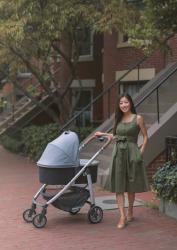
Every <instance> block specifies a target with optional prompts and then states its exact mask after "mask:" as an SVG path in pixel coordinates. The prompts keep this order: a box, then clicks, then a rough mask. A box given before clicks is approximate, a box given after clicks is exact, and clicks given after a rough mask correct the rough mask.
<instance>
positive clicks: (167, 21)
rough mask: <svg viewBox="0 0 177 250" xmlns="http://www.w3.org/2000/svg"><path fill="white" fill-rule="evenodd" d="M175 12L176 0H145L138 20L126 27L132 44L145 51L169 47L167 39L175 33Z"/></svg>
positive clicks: (176, 7)
mask: <svg viewBox="0 0 177 250" xmlns="http://www.w3.org/2000/svg"><path fill="white" fill-rule="evenodd" d="M176 13H177V1H176V0H145V1H144V8H143V11H142V12H141V15H140V18H139V20H138V22H137V23H136V25H135V26H134V27H130V28H129V29H128V34H129V37H130V40H131V42H132V44H133V45H135V46H137V47H140V48H143V49H144V50H145V51H146V52H151V51H152V50H154V49H156V48H163V49H164V48H166V49H169V48H168V40H169V39H170V38H172V37H173V36H174V35H175V34H176V33H177V19H176Z"/></svg>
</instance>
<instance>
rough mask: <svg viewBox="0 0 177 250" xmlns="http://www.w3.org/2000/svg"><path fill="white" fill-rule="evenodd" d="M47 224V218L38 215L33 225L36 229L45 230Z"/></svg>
mask: <svg viewBox="0 0 177 250" xmlns="http://www.w3.org/2000/svg"><path fill="white" fill-rule="evenodd" d="M46 223H47V217H46V216H45V215H43V214H37V215H36V216H34V218H33V225H34V226H35V227H36V228H43V227H45V225H46Z"/></svg>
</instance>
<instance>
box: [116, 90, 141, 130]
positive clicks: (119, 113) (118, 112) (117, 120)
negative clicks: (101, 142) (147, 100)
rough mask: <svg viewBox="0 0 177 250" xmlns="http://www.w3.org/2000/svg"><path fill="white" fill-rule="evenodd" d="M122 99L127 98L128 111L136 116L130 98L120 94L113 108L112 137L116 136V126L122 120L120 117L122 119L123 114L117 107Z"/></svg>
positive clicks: (125, 94) (127, 95)
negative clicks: (128, 103)
mask: <svg viewBox="0 0 177 250" xmlns="http://www.w3.org/2000/svg"><path fill="white" fill-rule="evenodd" d="M122 97H125V98H127V100H128V101H129V102H130V111H131V112H132V114H136V109H135V106H134V103H133V100H132V98H131V96H130V95H129V94H127V93H123V94H121V95H120V96H119V98H118V100H117V103H116V108H115V122H114V128H113V134H114V135H115V134H116V128H117V125H118V123H119V122H120V121H121V120H122V117H123V112H122V111H121V109H120V107H119V103H120V99H121V98H122Z"/></svg>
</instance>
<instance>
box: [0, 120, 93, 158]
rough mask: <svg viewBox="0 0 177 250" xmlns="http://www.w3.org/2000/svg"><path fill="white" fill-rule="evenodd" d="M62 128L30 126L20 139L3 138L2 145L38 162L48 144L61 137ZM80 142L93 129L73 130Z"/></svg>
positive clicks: (19, 136) (50, 125) (24, 130)
mask: <svg viewBox="0 0 177 250" xmlns="http://www.w3.org/2000/svg"><path fill="white" fill-rule="evenodd" d="M59 131H60V128H59V126H58V124H48V125H44V126H34V125H33V126H29V127H26V128H24V129H23V130H22V132H21V134H20V135H18V137H9V136H3V137H2V138H1V143H2V145H3V146H4V147H5V148H7V149H8V150H10V151H12V152H14V153H24V154H25V155H27V156H29V157H30V158H31V159H33V160H35V161H36V160H38V159H39V158H40V156H41V154H42V153H43V151H44V149H45V147H46V146H47V144H48V143H49V142H51V141H53V140H54V139H55V138H57V137H58V136H59ZM72 131H75V132H76V133H77V134H78V136H79V140H80V142H81V141H82V140H83V139H85V138H86V137H87V136H88V135H89V134H90V133H91V132H92V131H93V128H92V127H85V128H77V127H75V128H72Z"/></svg>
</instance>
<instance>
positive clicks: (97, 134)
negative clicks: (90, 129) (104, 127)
mask: <svg viewBox="0 0 177 250" xmlns="http://www.w3.org/2000/svg"><path fill="white" fill-rule="evenodd" d="M94 135H95V136H97V137H99V136H103V135H104V133H102V132H100V131H97V132H95V134H94Z"/></svg>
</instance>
